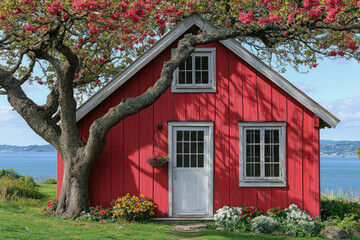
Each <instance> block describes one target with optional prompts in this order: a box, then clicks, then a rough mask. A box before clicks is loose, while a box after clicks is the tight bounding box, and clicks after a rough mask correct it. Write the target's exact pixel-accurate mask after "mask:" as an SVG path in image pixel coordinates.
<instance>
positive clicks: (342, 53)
mask: <svg viewBox="0 0 360 240" xmlns="http://www.w3.org/2000/svg"><path fill="white" fill-rule="evenodd" d="M337 54H338V55H340V56H344V55H345V53H344V51H338V52H337Z"/></svg>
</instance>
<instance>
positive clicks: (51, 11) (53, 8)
mask: <svg viewBox="0 0 360 240" xmlns="http://www.w3.org/2000/svg"><path fill="white" fill-rule="evenodd" d="M47 9H48V12H49V13H50V14H52V15H56V14H57V13H58V12H59V9H58V8H57V7H53V6H50V7H48V8H47Z"/></svg>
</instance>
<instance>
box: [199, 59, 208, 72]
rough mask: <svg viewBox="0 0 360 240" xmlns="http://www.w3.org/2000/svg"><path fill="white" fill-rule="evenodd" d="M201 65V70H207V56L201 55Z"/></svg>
mask: <svg viewBox="0 0 360 240" xmlns="http://www.w3.org/2000/svg"><path fill="white" fill-rule="evenodd" d="M201 60H202V61H201V65H202V70H208V69H209V57H202V59H201Z"/></svg>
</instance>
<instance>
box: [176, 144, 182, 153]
mask: <svg viewBox="0 0 360 240" xmlns="http://www.w3.org/2000/svg"><path fill="white" fill-rule="evenodd" d="M176 152H177V153H182V143H181V142H179V143H177V144H176Z"/></svg>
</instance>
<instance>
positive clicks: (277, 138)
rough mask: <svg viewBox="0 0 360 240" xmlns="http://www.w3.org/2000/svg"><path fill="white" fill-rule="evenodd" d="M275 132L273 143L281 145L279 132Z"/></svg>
mask: <svg viewBox="0 0 360 240" xmlns="http://www.w3.org/2000/svg"><path fill="white" fill-rule="evenodd" d="M272 131H273V143H279V135H280V133H279V130H272Z"/></svg>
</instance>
